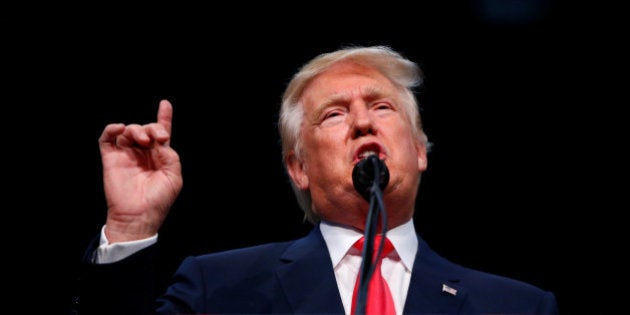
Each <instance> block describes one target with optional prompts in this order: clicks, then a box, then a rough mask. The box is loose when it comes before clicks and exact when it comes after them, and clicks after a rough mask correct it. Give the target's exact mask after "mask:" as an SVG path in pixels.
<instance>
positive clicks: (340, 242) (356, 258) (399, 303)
mask: <svg viewBox="0 0 630 315" xmlns="http://www.w3.org/2000/svg"><path fill="white" fill-rule="evenodd" d="M320 228H321V231H322V235H323V236H324V240H325V241H326V245H327V246H328V252H329V253H330V259H331V260H332V265H333V268H334V270H335V277H336V279H337V287H338V288H339V293H340V294H341V301H342V302H343V307H344V309H345V311H346V315H350V311H351V308H352V295H353V294H354V286H355V282H356V280H357V275H358V274H359V269H360V267H361V252H360V251H359V250H357V249H355V248H353V247H352V245H353V244H354V243H355V242H356V241H357V240H359V239H360V238H361V237H362V236H363V233H362V232H361V231H358V230H356V229H353V228H349V227H347V226H340V225H336V224H333V223H330V222H325V221H322V223H321V225H320ZM387 238H388V239H389V240H390V241H391V242H392V244H393V245H394V249H395V250H394V251H392V252H391V253H390V254H389V255H388V256H386V257H385V258H383V262H382V266H381V273H382V274H383V278H385V281H387V285H388V286H389V289H390V291H391V292H392V297H393V299H394V305H395V307H396V314H398V315H401V314H402V311H403V307H404V305H405V300H406V298H407V290H408V289H409V282H410V280H411V268H412V266H413V263H414V260H415V258H416V253H417V251H418V238H417V236H416V230H415V227H414V225H413V220H410V221H409V222H407V223H405V224H403V225H400V226H398V227H396V228H394V229H391V230H389V231H387Z"/></svg>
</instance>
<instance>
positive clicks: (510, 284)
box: [414, 241, 556, 309]
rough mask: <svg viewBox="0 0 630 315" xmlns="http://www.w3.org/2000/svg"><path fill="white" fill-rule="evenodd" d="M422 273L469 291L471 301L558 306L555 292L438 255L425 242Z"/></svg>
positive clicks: (462, 291)
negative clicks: (463, 264)
mask: <svg viewBox="0 0 630 315" xmlns="http://www.w3.org/2000/svg"><path fill="white" fill-rule="evenodd" d="M421 251H423V253H419V256H418V259H419V260H420V262H419V264H416V265H415V267H418V270H414V272H416V271H419V273H421V274H424V275H425V277H427V278H431V279H432V280H433V281H434V282H433V283H434V285H446V286H447V287H451V288H454V289H456V290H457V291H458V293H457V294H460V292H461V293H462V294H466V295H467V296H468V301H469V303H473V304H474V303H482V304H485V303H487V304H490V305H524V306H526V305H549V306H550V307H551V308H552V309H553V308H554V307H555V303H556V302H555V296H554V294H553V293H552V292H550V291H547V290H545V289H543V288H541V287H538V286H535V285H533V284H530V283H527V282H525V281H522V280H519V279H516V278H512V277H508V276H505V275H500V274H496V273H492V272H488V271H482V270H480V269H475V268H474V267H473V268H470V267H467V266H462V265H460V264H457V263H455V262H452V261H450V260H447V259H446V258H444V257H442V256H440V255H438V254H437V253H436V252H434V251H433V250H431V249H430V248H429V247H428V246H427V245H426V243H424V242H422V241H421Z"/></svg>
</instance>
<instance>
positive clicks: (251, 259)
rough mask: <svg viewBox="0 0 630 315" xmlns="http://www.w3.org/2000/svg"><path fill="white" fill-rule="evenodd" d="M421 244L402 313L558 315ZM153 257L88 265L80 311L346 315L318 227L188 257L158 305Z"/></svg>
mask: <svg viewBox="0 0 630 315" xmlns="http://www.w3.org/2000/svg"><path fill="white" fill-rule="evenodd" d="M418 240H419V249H418V254H417V257H416V259H415V263H414V266H413V270H412V273H411V282H410V285H409V291H408V294H407V300H406V302H405V306H404V312H403V313H404V314H557V312H558V308H557V304H556V299H555V296H554V295H553V293H551V292H548V291H544V290H542V289H540V288H538V287H535V286H533V285H530V284H527V283H524V282H521V281H518V280H514V279H509V278H506V277H502V276H498V275H493V274H489V273H485V272H481V271H476V270H472V269H469V268H465V267H462V266H459V265H457V264H454V263H452V262H450V261H448V260H446V259H445V258H443V257H441V256H439V255H438V254H437V253H436V252H434V251H433V250H431V248H430V247H429V246H428V245H427V244H426V243H425V242H424V241H423V240H422V239H421V238H420V237H418ZM91 250H93V248H92V249H91ZM150 251H151V249H148V250H145V251H143V252H142V253H138V254H137V255H134V257H130V258H129V259H125V261H123V262H121V263H114V264H108V265H91V264H87V265H88V266H87V267H86V268H85V270H84V277H83V282H84V285H83V288H84V289H83V290H82V293H81V294H82V295H83V296H82V297H80V299H81V301H82V302H81V303H82V304H83V305H82V306H81V308H82V309H83V310H90V311H89V312H88V313H90V314H91V313H99V314H100V313H108V312H110V311H111V312H112V314H144V313H147V314H148V313H151V312H153V310H151V311H149V309H153V308H154V307H155V309H156V311H155V312H154V313H157V314H271V313H273V314H344V309H343V305H342V302H341V297H340V295H339V290H338V289H337V283H336V281H335V275H334V271H333V266H332V263H331V261H330V257H329V254H328V250H327V248H326V243H325V242H324V239H323V237H322V234H321V232H320V230H319V228H318V227H315V228H314V229H313V230H312V231H311V232H310V233H309V234H308V235H307V236H305V237H303V238H301V239H297V240H295V241H289V242H282V243H271V244H265V245H259V246H254V247H249V248H243V249H235V250H230V251H225V252H219V253H213V254H207V255H202V256H196V257H189V258H186V259H185V260H184V261H183V262H182V264H181V266H180V267H179V269H178V270H177V272H176V273H175V275H174V278H173V281H174V282H173V283H172V284H171V285H170V286H169V287H168V289H167V291H166V293H165V294H164V295H162V296H161V297H159V298H158V299H157V305H155V304H151V300H152V295H153V293H152V292H151V290H150V287H151V285H152V284H153V282H152V281H153V279H151V268H148V267H147V266H151V264H150V260H151V256H152V255H151V254H150ZM444 285H446V286H447V288H452V289H454V290H456V291H453V290H451V289H448V290H446V291H445V290H443V287H444ZM448 291H451V292H448ZM88 313H85V315H87V314H88Z"/></svg>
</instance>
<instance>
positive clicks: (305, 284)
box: [276, 227, 344, 314]
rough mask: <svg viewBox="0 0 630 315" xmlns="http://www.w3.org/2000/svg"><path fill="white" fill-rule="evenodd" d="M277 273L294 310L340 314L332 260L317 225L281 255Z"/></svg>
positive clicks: (339, 298) (339, 299) (340, 306)
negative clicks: (280, 264)
mask: <svg viewBox="0 0 630 315" xmlns="http://www.w3.org/2000/svg"><path fill="white" fill-rule="evenodd" d="M281 260H282V261H283V265H282V266H281V267H280V268H278V270H277V271H276V275H277V277H278V280H279V282H280V285H281V287H282V289H283V291H284V294H285V296H286V297H287V301H288V303H289V305H290V306H291V308H292V312H293V313H320V314H334V313H338V314H343V313H344V309H343V304H342V303H341V296H340V295H339V290H338V289H337V282H336V280H335V274H334V270H333V268H332V262H331V261H330V256H329V254H328V249H327V248H326V243H325V242H324V238H323V237H322V235H321V232H320V230H319V227H316V228H314V229H313V231H311V233H309V235H307V236H306V237H305V238H302V239H300V240H297V241H296V242H295V243H294V244H293V245H292V246H291V247H289V248H288V249H287V251H286V252H285V253H284V254H283V255H282V257H281Z"/></svg>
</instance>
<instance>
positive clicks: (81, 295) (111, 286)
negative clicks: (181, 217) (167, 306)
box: [72, 239, 159, 315]
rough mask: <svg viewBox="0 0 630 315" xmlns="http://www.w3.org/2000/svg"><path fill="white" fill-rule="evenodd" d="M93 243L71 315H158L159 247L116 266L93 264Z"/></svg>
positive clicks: (111, 264)
mask: <svg viewBox="0 0 630 315" xmlns="http://www.w3.org/2000/svg"><path fill="white" fill-rule="evenodd" d="M96 246H98V239H96V240H95V241H93V242H92V244H91V245H90V246H89V248H88V250H87V251H86V255H85V257H84V258H83V261H82V262H81V266H80V270H79V273H78V279H77V286H76V294H75V296H74V297H73V304H74V305H73V311H72V314H80V315H113V314H116V315H149V314H155V312H154V309H155V306H156V304H155V298H156V296H157V293H158V291H159V288H158V287H157V284H156V276H157V271H156V269H157V265H156V260H157V251H158V250H157V245H156V244H154V245H151V246H149V247H147V248H145V249H142V250H140V251H139V252H137V253H135V254H133V255H131V256H129V257H127V258H125V259H123V260H121V261H119V262H115V263H110V264H94V263H92V259H91V257H92V253H93V252H94V250H95V249H96Z"/></svg>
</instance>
